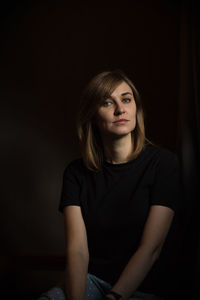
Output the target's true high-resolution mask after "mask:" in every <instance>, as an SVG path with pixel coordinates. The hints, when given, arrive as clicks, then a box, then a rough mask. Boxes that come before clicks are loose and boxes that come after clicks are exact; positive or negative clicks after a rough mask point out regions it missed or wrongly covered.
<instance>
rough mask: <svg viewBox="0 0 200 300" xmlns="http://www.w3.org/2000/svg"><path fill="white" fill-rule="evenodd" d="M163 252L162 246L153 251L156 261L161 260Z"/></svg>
mask: <svg viewBox="0 0 200 300" xmlns="http://www.w3.org/2000/svg"><path fill="white" fill-rule="evenodd" d="M161 250H162V245H160V246H157V247H156V248H155V249H153V251H152V256H153V260H154V261H157V260H158V259H159V257H160V253H161Z"/></svg>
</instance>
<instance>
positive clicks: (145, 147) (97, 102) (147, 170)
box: [41, 70, 179, 300]
mask: <svg viewBox="0 0 200 300" xmlns="http://www.w3.org/2000/svg"><path fill="white" fill-rule="evenodd" d="M77 129H78V136H79V140H80V147H81V153H82V158H81V159H76V160H74V161H72V162H71V163H70V164H69V165H68V166H67V167H66V169H65V172H64V176H63V188H62V197H61V202H60V206H59V209H60V211H62V212H63V213H64V220H65V232H66V272H65V280H64V281H65V282H64V286H63V290H64V293H65V295H64V294H63V293H62V289H60V288H53V289H52V290H50V291H48V293H47V295H48V296H49V297H50V298H51V297H52V298H51V299H56V300H57V299H61V298H62V297H63V298H62V299H70V300H83V299H87V300H103V299H114V300H115V299H159V298H158V297H156V296H154V295H152V294H150V293H148V291H147V292H146V291H145V293H144V292H141V291H140V292H139V291H138V290H140V289H141V287H142V282H143V281H144V280H145V278H146V277H147V274H148V273H149V271H150V270H151V268H152V266H153V265H154V264H155V262H156V261H157V259H158V257H159V255H160V252H161V249H162V247H163V244H164V242H165V239H166V236H167V234H168V231H169V229H170V226H171V224H172V220H173V217H174V212H175V210H176V206H177V199H178V196H179V194H178V190H179V189H178V183H179V176H178V173H179V171H178V160H177V157H176V155H175V154H173V153H172V152H171V151H169V150H166V149H164V148H161V147H158V146H155V145H153V144H152V143H151V142H150V141H148V140H147V138H146V137H145V129H144V118H143V110H142V105H141V101H140V97H139V94H138V92H137V90H136V88H135V86H134V85H133V83H132V81H131V80H130V79H129V78H128V77H127V76H126V75H125V74H124V73H123V72H122V71H120V70H115V71H111V72H110V71H108V72H102V73H100V74H98V75H96V76H95V77H94V78H92V80H91V81H90V82H89V84H88V85H87V87H86V88H85V90H84V92H83V96H82V99H81V102H80V107H79V114H78V121H77ZM56 292H57V293H58V296H56ZM53 297H54V298H53ZM59 297H61V298H59ZM41 299H42V298H41Z"/></svg>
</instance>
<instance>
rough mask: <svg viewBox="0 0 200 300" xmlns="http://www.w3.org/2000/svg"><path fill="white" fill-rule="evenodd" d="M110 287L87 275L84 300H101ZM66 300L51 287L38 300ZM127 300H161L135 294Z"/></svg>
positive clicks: (62, 293) (60, 292)
mask: <svg viewBox="0 0 200 300" xmlns="http://www.w3.org/2000/svg"><path fill="white" fill-rule="evenodd" d="M111 287H112V286H111V285H110V284H109V283H108V282H106V281H104V280H102V279H100V278H98V277H96V276H94V275H92V274H88V277H87V286H86V293H85V300H102V298H103V297H104V296H105V295H106V293H107V292H108V291H109V290H110V289H111ZM47 299H49V300H67V299H66V296H65V294H64V292H63V290H62V289H61V288H60V287H53V288H52V289H50V290H48V291H47V292H45V293H43V294H42V295H41V296H40V298H39V299H38V300H47ZM128 300H162V299H161V298H159V297H157V296H155V295H152V294H147V293H142V292H139V291H137V292H135V293H134V295H133V296H132V297H131V298H129V299H128Z"/></svg>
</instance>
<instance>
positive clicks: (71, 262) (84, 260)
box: [65, 252, 89, 300]
mask: <svg viewBox="0 0 200 300" xmlns="http://www.w3.org/2000/svg"><path fill="white" fill-rule="evenodd" d="M88 261H89V257H88V255H84V254H82V253H78V252H76V253H74V252H72V253H71V252H70V253H67V255H66V269H65V293H66V295H67V299H70V300H84V299H85V290H86V282H87V272H88Z"/></svg>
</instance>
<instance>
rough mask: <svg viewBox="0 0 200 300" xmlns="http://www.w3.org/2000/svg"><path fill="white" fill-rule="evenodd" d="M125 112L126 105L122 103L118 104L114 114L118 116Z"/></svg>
mask: <svg viewBox="0 0 200 300" xmlns="http://www.w3.org/2000/svg"><path fill="white" fill-rule="evenodd" d="M124 112H125V109H124V105H123V104H122V103H120V104H119V103H118V104H116V107H115V111H114V114H115V115H116V116H118V115H121V114H123V113H124Z"/></svg>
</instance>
